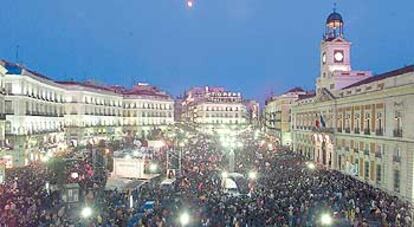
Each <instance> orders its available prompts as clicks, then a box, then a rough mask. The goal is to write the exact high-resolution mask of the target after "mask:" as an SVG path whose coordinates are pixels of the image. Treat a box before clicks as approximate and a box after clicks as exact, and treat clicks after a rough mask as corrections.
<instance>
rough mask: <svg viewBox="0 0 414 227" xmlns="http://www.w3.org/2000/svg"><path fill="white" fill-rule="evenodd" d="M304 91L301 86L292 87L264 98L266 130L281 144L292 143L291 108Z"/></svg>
mask: <svg viewBox="0 0 414 227" xmlns="http://www.w3.org/2000/svg"><path fill="white" fill-rule="evenodd" d="M304 94H306V92H305V91H304V90H303V89H302V88H298V87H297V88H293V89H290V90H289V91H287V92H285V93H283V94H282V95H279V96H272V97H270V98H269V99H267V100H266V106H265V109H264V114H265V118H266V121H265V129H266V131H267V132H268V133H269V134H271V135H273V136H275V137H276V138H278V139H279V143H280V144H282V145H283V146H290V145H291V144H292V134H291V108H292V105H294V104H295V101H296V100H297V99H298V98H299V96H300V95H304Z"/></svg>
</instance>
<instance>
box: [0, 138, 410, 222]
mask: <svg viewBox="0 0 414 227" xmlns="http://www.w3.org/2000/svg"><path fill="white" fill-rule="evenodd" d="M192 133H193V134H195V136H191V137H188V141H187V143H186V145H185V147H184V148H183V150H182V165H181V166H182V171H180V172H179V174H177V175H176V178H177V179H176V190H175V191H166V190H162V189H161V188H160V187H159V186H158V185H157V184H156V183H154V182H152V183H150V184H147V185H146V186H145V187H142V188H139V189H135V190H129V191H121V190H118V189H115V190H106V191H103V189H104V185H105V182H106V175H104V174H102V173H99V172H97V171H94V169H93V168H92V164H91V157H86V158H85V159H83V160H82V159H81V160H77V161H75V162H74V163H72V164H71V165H70V168H68V172H77V173H78V175H76V176H79V178H76V179H75V178H73V177H72V178H71V177H68V179H67V181H66V182H69V183H73V182H77V183H79V184H80V185H81V188H82V189H83V190H85V191H84V195H88V194H90V193H92V192H93V193H92V194H93V195H94V196H92V197H93V199H91V201H89V203H87V204H86V205H90V206H92V207H93V209H94V210H96V213H95V215H93V216H92V217H91V218H88V219H87V220H82V219H81V218H80V216H79V210H76V211H75V210H68V209H65V207H63V203H62V200H61V196H60V195H59V194H58V193H56V192H54V193H50V192H48V191H47V190H46V188H45V180H46V179H47V178H48V177H50V176H49V175H48V174H50V173H47V171H46V169H45V168H44V166H42V165H40V164H33V165H30V166H28V167H25V168H21V169H14V170H12V171H8V173H7V174H8V176H7V179H6V182H5V183H4V184H3V185H1V186H0V215H1V216H0V223H1V224H2V225H4V224H6V225H7V226H84V225H89V226H108V227H112V226H151V227H152V226H157V227H161V226H180V223H179V221H178V220H179V219H178V217H179V215H180V214H181V213H183V212H188V213H189V215H190V217H191V221H190V224H189V226H237V227H245V226H246V227H247V226H249V227H250V226H315V225H318V224H320V218H321V216H322V215H323V214H329V215H331V216H332V218H333V220H334V224H335V226H411V224H412V220H411V217H412V209H411V205H410V204H409V203H407V202H403V201H401V200H399V199H398V198H397V197H394V196H391V195H388V194H387V193H385V192H383V191H381V190H379V189H376V188H373V187H372V186H370V185H368V184H366V183H363V182H360V181H358V180H356V179H355V178H353V177H351V176H346V175H343V174H342V173H340V172H338V171H334V170H327V169H324V168H321V167H318V168H316V169H309V168H308V167H307V165H306V163H307V161H308V160H305V159H304V157H302V156H300V155H297V154H294V153H293V152H291V151H290V150H288V149H287V148H282V147H276V146H275V144H272V145H273V146H270V148H269V146H267V145H268V144H267V143H270V141H269V140H266V137H265V136H263V137H262V138H260V142H259V139H258V138H257V137H256V136H254V135H253V134H254V133H252V131H246V132H244V133H241V134H239V135H237V139H238V141H239V142H242V143H243V147H242V148H237V149H236V150H235V172H238V173H241V174H243V175H245V176H246V178H244V179H241V180H237V181H236V183H237V186H238V187H239V191H240V192H241V194H245V195H238V196H235V195H231V194H228V193H226V191H225V190H223V188H222V186H223V180H224V179H223V177H222V175H221V173H222V172H223V171H226V170H228V167H229V157H228V153H227V150H226V148H225V147H223V146H222V145H221V144H220V139H219V137H218V135H204V134H203V133H196V132H194V131H192ZM164 139H165V140H168V139H169V138H167V137H166V136H165V138H164ZM170 139H171V138H170ZM173 139H174V138H173ZM261 139H265V140H266V141H265V143H263V142H262V141H261ZM170 144H174V143H170ZM169 146H170V148H171V149H172V148H174V147H173V145H169ZM172 150H175V151H176V152H178V149H172ZM165 152H166V150H165V149H162V150H160V151H156V152H154V153H152V154H151V155H149V157H151V158H152V160H150V161H151V162H157V163H159V165H160V169H161V173H166V172H167V171H166V168H165V166H166V161H167V160H166V155H165ZM169 161H170V162H171V161H172V160H169ZM250 171H254V172H255V173H257V178H255V179H247V176H248V173H249V172H250ZM244 189H246V190H244ZM131 196H132V198H133V201H134V207H132V208H131V207H129V203H130V198H131ZM146 201H154V202H155V206H154V210H153V211H143V210H142V209H141V207H142V205H143V204H144V203H145V202H146Z"/></svg>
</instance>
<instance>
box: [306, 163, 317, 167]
mask: <svg viewBox="0 0 414 227" xmlns="http://www.w3.org/2000/svg"><path fill="white" fill-rule="evenodd" d="M306 165H307V167H308V168H309V169H315V168H316V166H315V164H313V163H312V162H308V163H307V164H306Z"/></svg>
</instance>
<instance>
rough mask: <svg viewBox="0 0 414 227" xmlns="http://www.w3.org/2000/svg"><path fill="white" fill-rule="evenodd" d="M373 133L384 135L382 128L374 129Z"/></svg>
mask: <svg viewBox="0 0 414 227" xmlns="http://www.w3.org/2000/svg"><path fill="white" fill-rule="evenodd" d="M375 135H376V136H383V135H384V130H382V129H377V130H375Z"/></svg>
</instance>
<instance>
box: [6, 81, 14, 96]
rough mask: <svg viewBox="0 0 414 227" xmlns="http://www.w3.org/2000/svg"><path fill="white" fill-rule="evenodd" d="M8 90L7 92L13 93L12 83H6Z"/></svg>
mask: <svg viewBox="0 0 414 227" xmlns="http://www.w3.org/2000/svg"><path fill="white" fill-rule="evenodd" d="M6 92H7V94H12V93H13V86H12V83H6Z"/></svg>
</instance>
